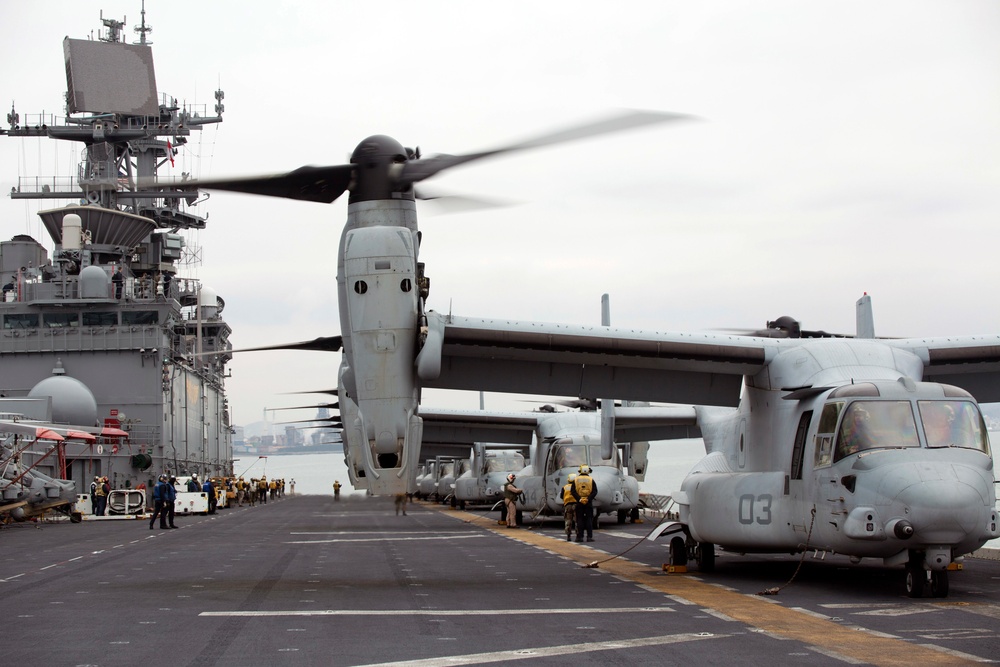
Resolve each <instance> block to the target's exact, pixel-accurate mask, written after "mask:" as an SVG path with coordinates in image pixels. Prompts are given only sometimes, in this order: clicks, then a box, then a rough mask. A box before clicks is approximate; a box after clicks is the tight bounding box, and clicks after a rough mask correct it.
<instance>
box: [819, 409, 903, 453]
mask: <svg viewBox="0 0 1000 667" xmlns="http://www.w3.org/2000/svg"><path fill="white" fill-rule="evenodd" d="M919 446H920V440H919V439H918V438H917V426H916V422H915V421H914V419H913V408H912V407H911V405H910V402H909V401H854V402H853V403H851V404H850V405H849V406H848V408H847V410H846V411H845V413H844V418H843V419H842V420H841V422H840V429H839V431H838V432H837V449H836V453H835V454H834V458H833V460H834V461H839V460H840V459H842V458H844V457H845V456H850V455H851V454H857V453H858V452H861V451H864V450H866V449H883V448H897V447H919Z"/></svg>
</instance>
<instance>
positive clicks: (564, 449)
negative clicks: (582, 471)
mask: <svg viewBox="0 0 1000 667" xmlns="http://www.w3.org/2000/svg"><path fill="white" fill-rule="evenodd" d="M552 460H553V462H554V467H555V469H557V470H558V469H559V468H575V467H577V466H581V465H583V464H584V463H587V445H558V446H556V451H555V454H554V456H553V457H552Z"/></svg>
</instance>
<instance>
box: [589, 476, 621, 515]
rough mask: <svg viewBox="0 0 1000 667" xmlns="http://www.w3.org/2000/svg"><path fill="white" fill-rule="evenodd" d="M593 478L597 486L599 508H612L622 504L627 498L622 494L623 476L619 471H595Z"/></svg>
mask: <svg viewBox="0 0 1000 667" xmlns="http://www.w3.org/2000/svg"><path fill="white" fill-rule="evenodd" d="M591 476H592V477H593V478H594V482H595V483H596V484H597V500H596V503H595V504H596V505H597V506H598V507H610V506H614V505H621V504H622V502H623V501H624V500H625V498H624V494H623V492H622V482H621V476H620V475H619V474H618V471H617V470H600V469H595V470H594V472H592V473H591Z"/></svg>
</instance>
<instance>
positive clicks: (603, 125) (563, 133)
mask: <svg viewBox="0 0 1000 667" xmlns="http://www.w3.org/2000/svg"><path fill="white" fill-rule="evenodd" d="M694 119H695V117H694V116H689V115H686V114H678V113H668V112H657V111H628V112H625V113H623V114H619V115H618V116H615V117H613V118H608V119H605V120H602V121H597V122H594V123H587V124H584V125H579V126H577V127H571V128H568V129H565V130H560V131H558V132H552V133H550V134H543V135H541V136H538V137H535V138H534V139H529V140H527V141H522V142H519V143H514V144H509V145H507V146H500V147H498V148H494V149H493V150H487V151H481V152H479V153H467V154H465V155H434V156H431V157H429V158H424V159H419V160H410V161H409V162H406V163H405V164H404V165H403V173H402V175H401V177H400V183H401V184H403V185H409V184H412V183H417V182H419V181H422V180H424V179H425V178H430V177H431V176H434V175H435V174H437V173H438V172H441V171H444V170H445V169H450V168H451V167H456V166H458V165H460V164H465V163H466V162H472V161H473V160H480V159H482V158H486V157H491V156H493V155H501V154H503V153H512V152H514V151H522V150H527V149H529V148H541V147H542V146H551V145H554V144H561V143H565V142H568V141H575V140H577V139H586V138H588V137H595V136H599V135H602V134H610V133H612V132H621V131H623V130H630V129H633V128H637V127H643V126H645V125H653V124H655V123H665V122H668V121H679V120H694Z"/></svg>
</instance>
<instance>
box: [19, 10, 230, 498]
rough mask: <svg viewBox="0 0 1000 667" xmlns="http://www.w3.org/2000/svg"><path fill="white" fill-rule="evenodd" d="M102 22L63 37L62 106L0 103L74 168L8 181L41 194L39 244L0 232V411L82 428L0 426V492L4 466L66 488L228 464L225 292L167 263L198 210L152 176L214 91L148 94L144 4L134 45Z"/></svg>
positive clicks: (202, 119) (210, 470)
mask: <svg viewBox="0 0 1000 667" xmlns="http://www.w3.org/2000/svg"><path fill="white" fill-rule="evenodd" d="M102 21H103V23H104V30H103V31H102V34H101V35H100V38H99V39H96V40H90V39H88V40H79V39H70V38H68V37H67V38H66V39H65V40H64V42H63V49H64V56H65V63H66V80H67V93H66V110H65V115H64V116H62V117H56V116H55V115H50V116H25V118H24V119H22V118H21V116H20V114H19V113H18V112H17V111H16V110H15V109H14V108H13V107H12V109H11V112H10V114H8V116H7V125H8V126H7V127H6V128H2V129H0V134H2V135H6V136H8V137H11V138H22V137H47V138H50V139H57V140H64V141H74V142H79V144H80V145H82V146H83V149H82V157H81V160H80V164H79V167H78V170H77V174H76V175H75V177H74V178H66V177H62V178H45V177H30V178H24V177H22V178H20V179H19V182H18V185H17V187H16V188H14V189H12V191H11V193H10V196H11V197H12V198H13V199H36V200H46V201H52V203H53V207H52V208H47V209H46V210H42V211H39V212H38V215H39V216H40V218H41V221H42V223H43V225H44V228H45V231H46V232H47V233H48V235H49V237H50V241H51V243H52V252H51V254H50V253H49V251H48V250H47V249H46V247H45V246H43V244H42V243H40V242H39V241H38V240H37V239H35V238H33V237H32V236H29V235H26V234H18V235H15V236H13V237H12V238H10V239H9V240H5V241H3V242H0V283H2V285H3V298H2V301H0V418H10V419H24V420H37V421H39V422H47V423H53V424H68V425H73V426H75V427H83V428H87V429H88V430H89V431H90V432H91V433H93V434H94V435H95V436H96V438H97V439H96V441H91V442H87V441H74V440H72V439H66V440H65V441H64V442H62V443H59V444H58V446H56V445H52V446H51V447H50V446H49V445H50V444H51V443H49V444H43V441H42V440H38V441H37V442H36V443H34V444H33V445H31V446H28V447H25V446H24V445H14V444H12V443H13V442H14V441H13V440H11V439H10V438H8V439H7V444H6V447H5V449H4V450H3V451H0V464H2V466H3V467H2V469H0V492H2V494H3V501H4V502H8V503H9V502H12V501H14V500H16V499H17V498H18V497H19V496H18V494H22V495H23V494H24V493H25V489H24V488H23V485H24V481H23V478H22V479H20V480H18V482H19V484H20V486H19V485H18V484H17V483H14V484H12V483H11V480H12V479H14V478H15V476H16V475H13V474H12V473H11V470H10V469H11V468H12V467H13V468H15V469H20V470H22V471H24V470H28V469H30V470H31V472H32V474H37V476H40V477H42V478H45V477H46V476H47V477H49V478H52V479H55V480H59V479H66V480H72V481H73V482H75V486H76V493H89V491H90V485H91V481H92V480H93V479H94V478H95V477H102V476H106V477H107V478H108V481H109V484H110V486H111V488H113V489H135V488H136V487H140V486H141V485H143V484H144V485H145V486H146V487H147V488H150V487H151V486H152V484H154V483H155V480H156V477H157V476H158V475H159V474H161V473H164V472H166V473H171V474H176V475H188V474H192V473H197V474H198V475H199V477H200V478H202V479H204V478H206V477H212V476H224V475H231V474H232V432H233V429H232V426H231V423H230V411H229V406H228V404H227V400H226V389H225V379H226V364H227V362H229V361H230V360H231V358H232V356H231V353H230V350H231V345H230V343H229V336H230V333H231V329H230V327H229V325H228V324H227V323H226V322H225V320H224V319H223V318H222V311H223V308H224V305H225V304H224V301H223V300H222V298H220V297H219V296H218V295H217V294H216V293H215V292H213V291H212V290H211V289H209V288H208V287H205V286H203V285H201V283H200V281H199V280H197V279H193V278H187V277H184V276H183V275H181V271H182V270H183V269H184V266H185V264H184V261H183V260H184V258H185V247H186V237H185V232H186V231H187V230H195V229H203V228H204V227H205V225H206V219H205V218H204V217H202V216H199V215H196V214H195V213H193V212H192V210H191V209H193V208H195V207H196V206H197V204H198V203H199V193H198V192H197V191H191V190H181V189H178V188H176V187H171V186H169V185H165V184H164V185H159V184H158V183H159V181H158V179H157V170H158V169H160V168H161V167H163V166H164V165H165V164H167V163H172V162H173V160H174V156H175V155H176V154H177V152H178V151H179V150H180V149H182V148H183V147H184V146H185V144H186V143H187V141H188V138H189V137H190V136H191V134H192V132H193V131H199V130H201V129H202V127H203V126H205V125H208V124H213V123H219V122H221V121H222V112H223V105H222V99H223V93H222V91H221V90H217V91H216V92H215V99H216V105H215V109H214V111H215V113H214V114H212V115H208V114H207V113H206V112H205V111H204V110H203V109H201V108H199V107H195V106H190V105H186V104H185V105H179V104H178V103H177V101H176V99H175V98H171V97H169V96H167V95H161V94H159V93H158V92H157V90H156V79H155V75H154V70H153V58H152V50H151V47H150V45H149V44H148V43H147V39H146V36H147V33H148V32H149V31H150V28H149V27H148V26H147V25H146V22H145V11H143V20H142V24H141V25H140V26H138V27H136V32H137V33H138V34H139V40H138V43H135V44H128V43H125V42H124V41H123V38H122V28H123V27H124V21H116V20H113V19H104V18H103V16H102ZM66 202H69V203H68V204H67V203H66ZM60 204H63V205H60ZM3 438H4V436H2V435H0V440H3ZM18 442H20V441H18ZM28 477H29V479H30V477H31V475H30V474H29V475H28ZM50 486H51V485H50ZM63 487H65V485H63ZM58 493H59V492H58V491H57V492H53V491H51V490H50V491H49V495H50V496H54V495H57V494H58ZM63 495H65V492H63Z"/></svg>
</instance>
